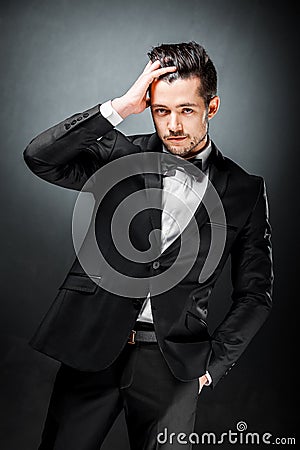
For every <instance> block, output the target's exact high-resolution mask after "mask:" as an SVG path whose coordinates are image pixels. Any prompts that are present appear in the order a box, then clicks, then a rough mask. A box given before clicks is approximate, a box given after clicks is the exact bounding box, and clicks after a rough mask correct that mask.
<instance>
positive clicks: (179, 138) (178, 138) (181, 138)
mask: <svg viewBox="0 0 300 450" xmlns="http://www.w3.org/2000/svg"><path fill="white" fill-rule="evenodd" d="M185 139H186V136H170V137H168V138H167V141H169V142H172V143H175V144H176V143H180V142H182V141H184V140H185Z"/></svg>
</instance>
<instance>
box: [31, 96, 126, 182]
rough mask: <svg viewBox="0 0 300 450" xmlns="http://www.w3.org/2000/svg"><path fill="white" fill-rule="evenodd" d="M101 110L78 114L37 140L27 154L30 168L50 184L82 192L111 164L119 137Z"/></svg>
mask: <svg viewBox="0 0 300 450" xmlns="http://www.w3.org/2000/svg"><path fill="white" fill-rule="evenodd" d="M99 107H100V105H97V106H95V107H93V108H91V109H88V110H86V111H84V112H82V113H77V114H74V115H73V116H71V117H69V118H68V119H65V120H63V121H62V122H60V123H58V124H57V125H54V126H53V127H51V128H49V129H48V130H46V131H44V132H42V133H41V134H39V135H38V136H37V137H35V138H34V139H33V140H32V141H31V142H30V143H29V145H28V146H27V147H26V149H25V150H24V152H23V156H24V160H25V162H26V164H27V166H28V167H29V169H30V170H31V171H32V172H33V173H35V174H36V175H37V176H38V177H40V178H42V179H43V180H46V181H48V182H50V183H53V184H56V185H58V186H62V187H65V188H69V189H75V190H81V188H82V187H83V185H84V184H85V182H86V181H87V180H88V179H89V178H90V176H91V175H92V174H93V173H94V172H96V171H97V170H98V169H99V168H100V167H102V166H103V165H104V164H105V163H106V162H107V161H108V159H109V156H110V153H111V151H112V149H113V147H114V144H115V141H116V137H117V133H116V131H114V129H113V126H112V125H111V123H110V122H109V121H108V120H107V119H105V118H104V117H103V116H102V115H101V114H100V111H99ZM102 137H103V138H102Z"/></svg>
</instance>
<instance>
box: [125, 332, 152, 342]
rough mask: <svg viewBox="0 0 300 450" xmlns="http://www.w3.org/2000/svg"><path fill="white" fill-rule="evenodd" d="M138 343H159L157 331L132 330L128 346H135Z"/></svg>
mask: <svg viewBox="0 0 300 450" xmlns="http://www.w3.org/2000/svg"><path fill="white" fill-rule="evenodd" d="M136 342H157V339H156V334H155V331H152V330H149V331H144V330H131V333H130V335H129V339H128V344H135V343H136Z"/></svg>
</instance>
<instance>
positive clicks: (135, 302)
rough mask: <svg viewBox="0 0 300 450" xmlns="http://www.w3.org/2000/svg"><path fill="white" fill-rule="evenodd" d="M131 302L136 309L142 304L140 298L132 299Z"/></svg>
mask: <svg viewBox="0 0 300 450" xmlns="http://www.w3.org/2000/svg"><path fill="white" fill-rule="evenodd" d="M132 303H133V306H134V307H135V308H136V309H139V308H140V307H141V306H142V303H141V300H133V302H132Z"/></svg>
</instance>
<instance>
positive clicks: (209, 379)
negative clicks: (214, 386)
mask: <svg viewBox="0 0 300 450" xmlns="http://www.w3.org/2000/svg"><path fill="white" fill-rule="evenodd" d="M205 375H206V378H207V382H206V383H204V386H209V385H210V384H211V383H212V377H211V376H210V373H209V372H207V371H206V372H205Z"/></svg>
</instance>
